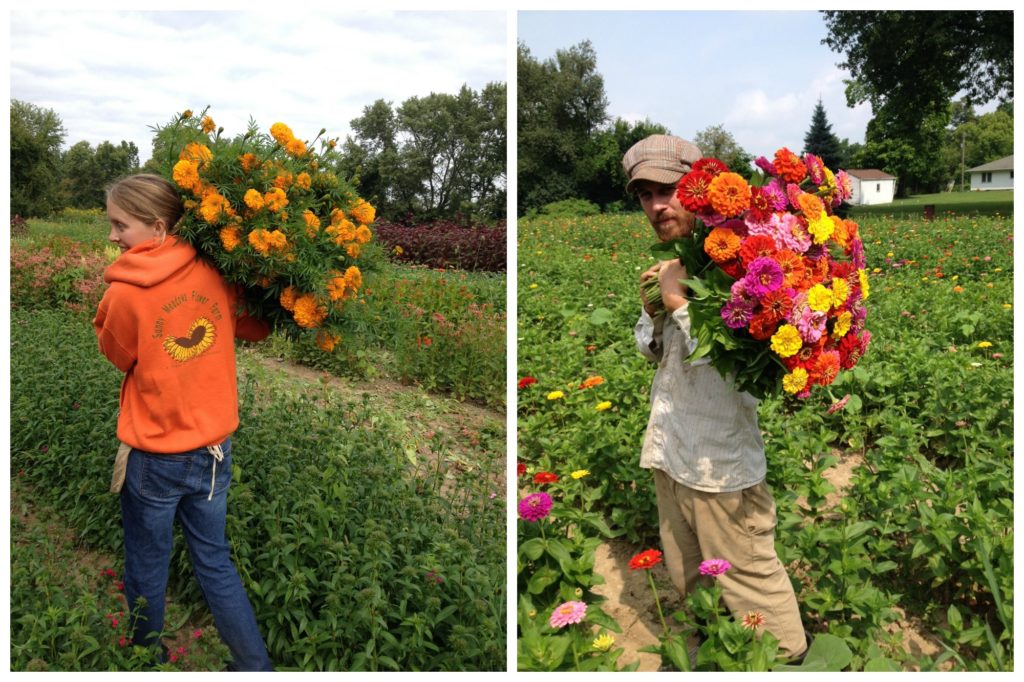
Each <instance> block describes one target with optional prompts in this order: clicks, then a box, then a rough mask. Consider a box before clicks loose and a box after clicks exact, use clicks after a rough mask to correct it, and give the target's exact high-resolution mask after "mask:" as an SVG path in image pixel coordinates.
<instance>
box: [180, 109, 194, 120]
mask: <svg viewBox="0 0 1024 682" xmlns="http://www.w3.org/2000/svg"><path fill="white" fill-rule="evenodd" d="M190 118H192V110H191V109H186V110H185V111H183V112H181V120H182V121H185V120H188V119H190Z"/></svg>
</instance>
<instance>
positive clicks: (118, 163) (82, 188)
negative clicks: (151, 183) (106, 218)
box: [62, 140, 139, 208]
mask: <svg viewBox="0 0 1024 682" xmlns="http://www.w3.org/2000/svg"><path fill="white" fill-rule="evenodd" d="M138 170H139V149H138V147H136V146H135V143H134V142H126V141H124V140H122V141H121V143H120V144H119V145H117V146H115V145H114V144H112V143H110V142H107V141H103V142H100V143H99V144H98V145H96V148H95V149H93V148H92V146H91V145H90V144H89V143H88V142H85V141H82V142H78V143H76V144H74V145H72V146H71V148H70V149H68V150H67V151H66V152H64V154H63V155H62V171H63V172H62V176H63V182H62V187H63V192H64V200H65V202H66V203H67V205H69V206H74V207H76V208H102V207H103V206H104V203H105V200H106V199H105V196H106V188H107V187H108V186H109V185H110V184H112V183H113V182H114V181H116V180H118V179H119V178H122V177H124V176H126V175H131V174H132V173H135V172H137V171H138Z"/></svg>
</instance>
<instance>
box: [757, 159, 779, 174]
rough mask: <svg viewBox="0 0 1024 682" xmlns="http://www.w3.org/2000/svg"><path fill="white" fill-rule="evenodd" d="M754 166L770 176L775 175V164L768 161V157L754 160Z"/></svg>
mask: <svg viewBox="0 0 1024 682" xmlns="http://www.w3.org/2000/svg"><path fill="white" fill-rule="evenodd" d="M754 165H755V166H757V167H758V168H760V169H761V170H763V171H764V172H765V173H767V174H768V175H775V164H774V163H772V162H771V161H769V160H768V159H767V157H764V156H759V157H757V158H756V159H754Z"/></svg>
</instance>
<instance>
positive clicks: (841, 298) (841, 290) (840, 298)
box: [832, 277, 850, 308]
mask: <svg viewBox="0 0 1024 682" xmlns="http://www.w3.org/2000/svg"><path fill="white" fill-rule="evenodd" d="M849 296H850V283H849V282H847V281H846V280H845V279H842V278H840V277H833V278H832V305H833V306H835V307H836V308H838V307H839V306H841V305H842V304H844V303H846V299H847V298H849Z"/></svg>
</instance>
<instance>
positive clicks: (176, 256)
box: [103, 235, 197, 287]
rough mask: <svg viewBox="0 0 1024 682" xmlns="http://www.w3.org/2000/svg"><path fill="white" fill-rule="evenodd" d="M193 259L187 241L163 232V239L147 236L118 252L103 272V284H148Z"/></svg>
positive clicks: (193, 253) (190, 262) (193, 260)
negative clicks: (164, 235) (145, 239)
mask: <svg viewBox="0 0 1024 682" xmlns="http://www.w3.org/2000/svg"><path fill="white" fill-rule="evenodd" d="M196 258H197V254H196V250H195V249H194V248H192V245H191V244H188V243H186V242H183V241H181V240H179V239H178V238H177V237H175V236H173V235H167V237H166V238H164V239H163V240H161V239H150V240H149V241H145V242H142V243H141V244H137V245H136V246H134V247H132V248H131V249H129V250H128V251H125V252H124V253H122V254H121V255H120V256H118V258H117V260H116V261H114V262H113V263H111V264H110V266H108V267H107V269H106V270H105V271H104V272H103V279H104V281H106V282H107V283H113V282H125V283H127V284H133V285H135V286H139V287H151V286H154V285H156V284H160V283H161V282H163V281H165V280H167V279H168V278H170V277H172V276H173V275H174V274H175V273H177V272H179V271H181V270H182V269H183V268H187V267H189V266H190V265H192V264H193V263H195V261H196Z"/></svg>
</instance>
